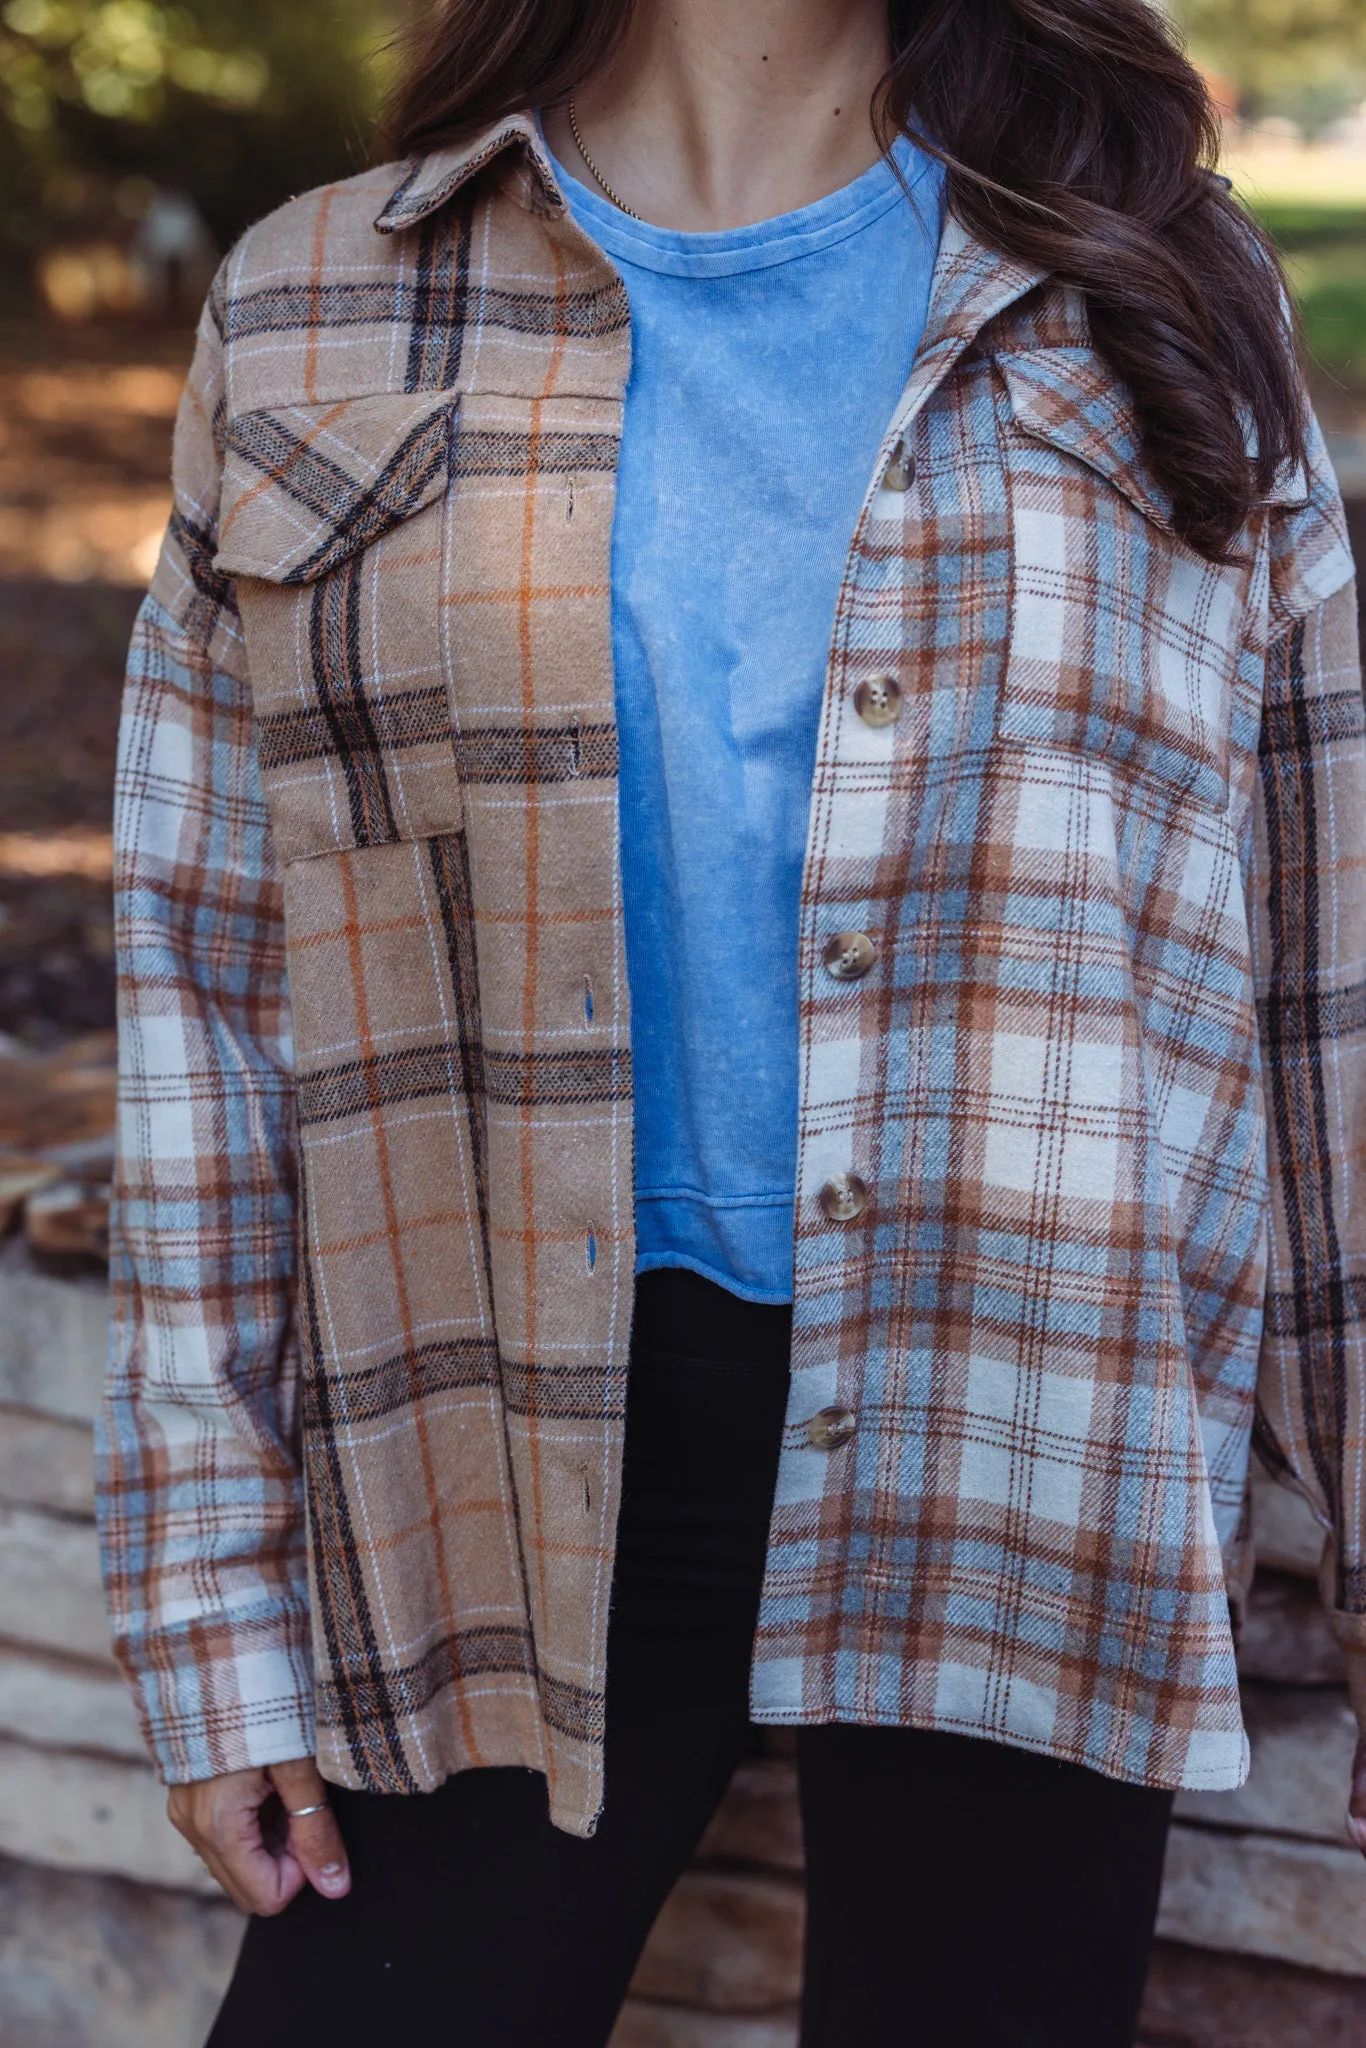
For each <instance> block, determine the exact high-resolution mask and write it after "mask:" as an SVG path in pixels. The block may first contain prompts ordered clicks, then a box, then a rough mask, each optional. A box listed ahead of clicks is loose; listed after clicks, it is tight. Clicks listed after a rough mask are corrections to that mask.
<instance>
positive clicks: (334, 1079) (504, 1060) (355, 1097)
mask: <svg viewBox="0 0 1366 2048" xmlns="http://www.w3.org/2000/svg"><path fill="white" fill-rule="evenodd" d="M430 858H431V861H432V865H433V869H434V871H435V872H436V881H437V887H438V889H439V890H440V892H441V893H442V897H443V901H449V902H451V903H452V918H451V924H450V928H449V932H448V936H449V937H451V938H452V940H453V943H454V944H455V948H456V956H457V957H456V965H455V967H454V969H453V978H454V979H455V982H456V986H457V990H458V991H464V990H467V989H468V987H469V983H468V980H467V965H466V964H465V963H464V962H463V960H462V959H461V957H460V956H461V955H462V953H463V951H464V947H465V940H464V934H465V933H471V934H472V932H473V924H472V922H469V921H462V920H460V919H458V918H457V917H456V916H455V915H454V894H455V892H454V890H453V889H452V876H451V866H452V854H451V842H450V841H447V840H434V841H433V842H432V844H431V848H430ZM456 858H458V855H457V856H456ZM630 1093H631V1070H630V1061H629V1058H628V1057H627V1055H626V1053H625V1052H624V1051H619V1050H608V1051H591V1052H590V1051H584V1052H564V1053H547V1052H534V1053H521V1052H487V1051H484V1050H483V1049H482V1048H480V1049H479V1064H478V1067H477V1069H476V1067H475V1066H474V1065H473V1064H472V1049H471V1048H470V1047H467V1046H465V1045H459V1046H448V1045H431V1046H412V1047H408V1048H406V1049H405V1050H403V1051H401V1052H390V1053H384V1054H381V1055H380V1056H379V1057H378V1058H376V1059H372V1060H353V1061H350V1062H348V1063H347V1064H346V1065H345V1066H341V1067H328V1068H325V1069H323V1070H322V1071H320V1072H318V1073H314V1074H301V1075H300V1076H299V1080H298V1104H299V1121H300V1124H301V1125H303V1126H305V1127H307V1126H309V1125H312V1124H320V1123H335V1122H337V1121H338V1120H339V1119H341V1118H344V1117H351V1116H368V1115H369V1114H370V1112H371V1111H372V1110H375V1109H379V1108H388V1107H391V1106H392V1105H393V1104H395V1103H399V1102H418V1101H421V1100H422V1099H423V1098H424V1097H426V1096H433V1095H450V1096H452V1097H456V1096H460V1097H463V1099H464V1100H465V1101H478V1100H479V1099H480V1098H481V1095H484V1096H486V1099H487V1100H488V1101H490V1102H494V1103H498V1104H499V1105H501V1106H504V1107H508V1108H526V1107H530V1106H535V1107H537V1108H542V1107H546V1106H554V1105H557V1104H563V1105H565V1106H571V1105H574V1104H580V1103H588V1102H625V1101H628V1100H629V1099H630Z"/></svg>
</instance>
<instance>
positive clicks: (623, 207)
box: [569, 93, 640, 220]
mask: <svg viewBox="0 0 1366 2048" xmlns="http://www.w3.org/2000/svg"><path fill="white" fill-rule="evenodd" d="M569 127H570V132H571V133H572V135H573V137H574V143H575V146H576V148H577V149H578V152H579V155H580V156H581V157H582V158H583V160H584V162H585V163H586V164H587V166H588V168H589V170H590V171H591V172H592V173H593V176H594V177H595V178H596V179H597V181H598V183H599V185H601V187H602V189H603V191H604V192H605V193H606V194H607V197H608V198H609V199H610V200H611V202H612V204H613V206H615V207H617V208H619V209H620V211H621V212H622V213H628V214H630V215H631V219H632V220H639V219H640V215H639V214H638V213H632V212H631V209H630V207H629V206H628V205H627V204H626V201H625V200H624V199H618V198H617V195H616V193H615V192H614V191H613V190H612V188H611V186H610V185H609V184H608V182H607V180H606V178H604V177H603V175H602V172H601V171H600V170H599V169H598V167H597V165H596V164H595V163H594V161H593V159H592V157H591V156H590V155H589V154H588V151H587V149H586V147H585V146H584V140H583V135H582V133H581V132H580V129H579V117H578V115H577V114H576V113H575V112H574V95H573V93H571V94H570V95H569Z"/></svg>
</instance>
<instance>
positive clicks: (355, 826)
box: [309, 559, 399, 846]
mask: <svg viewBox="0 0 1366 2048" xmlns="http://www.w3.org/2000/svg"><path fill="white" fill-rule="evenodd" d="M361 591H362V575H361V563H360V561H359V559H357V560H355V561H352V562H350V563H348V564H347V566H346V567H345V568H344V569H342V570H340V571H339V572H338V573H337V574H336V575H334V576H329V577H328V578H327V579H326V580H325V581H324V582H322V583H320V584H318V586H317V588H316V589H315V590H314V592H313V596H312V600H311V602H310V605H309V653H310V656H311V659H312V664H313V682H314V687H315V688H316V690H317V692H318V700H319V703H320V704H321V706H322V716H323V717H324V718H325V719H326V721H327V723H328V725H329V727H330V728H331V733H332V742H333V746H334V748H335V750H336V752H337V753H338V754H339V755H340V756H341V760H342V767H343V769H344V770H345V774H346V799H347V803H348V805H349V807H350V812H351V830H352V832H353V834H354V835H355V841H356V844H357V846H378V845H384V844H388V843H391V842H392V841H393V840H396V839H397V838H398V836H399V834H398V825H397V823H396V822H395V819H394V808H393V804H392V802H391V801H390V797H389V784H388V779H387V776H386V772H385V766H384V755H383V751H382V749H381V747H380V742H379V735H378V734H377V733H376V731H375V728H374V720H373V716H372V712H371V707H370V705H369V703H368V702H367V700H366V695H365V673H364V668H363V664H362V661H361V651H360V618H361V602H362V596H361ZM348 735H354V736H355V743H354V744H348Z"/></svg>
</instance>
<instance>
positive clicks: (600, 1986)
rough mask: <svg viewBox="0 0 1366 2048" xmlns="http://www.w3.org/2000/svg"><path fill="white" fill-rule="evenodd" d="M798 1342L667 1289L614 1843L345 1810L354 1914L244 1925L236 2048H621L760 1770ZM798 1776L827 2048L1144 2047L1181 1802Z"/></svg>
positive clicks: (1045, 1783)
mask: <svg viewBox="0 0 1366 2048" xmlns="http://www.w3.org/2000/svg"><path fill="white" fill-rule="evenodd" d="M789 1318H790V1312H789V1311H785V1310H780V1309H769V1308H762V1307H755V1306H754V1305H752V1304H747V1303H743V1302H737V1301H736V1300H735V1299H734V1298H733V1297H732V1296H731V1295H729V1294H727V1293H725V1292H724V1291H723V1290H721V1289H720V1288H715V1287H712V1286H710V1285H709V1283H707V1282H705V1281H701V1280H696V1279H694V1277H693V1276H692V1275H689V1274H681V1273H669V1274H656V1275H648V1276H646V1277H645V1278H644V1279H643V1280H642V1281H641V1283H640V1288H639V1294H638V1301H637V1315H636V1326H635V1341H634V1345H633V1352H632V1371H631V1382H630V1396H629V1404H628V1416H627V1430H626V1442H627V1452H626V1479H625V1498H624V1502H623V1507H622V1516H621V1524H620V1532H619V1542H618V1567H617V1574H616V1582H615V1590H614V1604H613V1615H612V1623H611V1633H610V1637H609V1658H608V1667H609V1668H608V1687H607V1763H606V1787H607V1790H606V1803H605V1807H604V1811H603V1817H602V1819H601V1821H600V1823H599V1826H598V1830H597V1833H596V1834H595V1835H594V1836H593V1837H592V1839H591V1840H588V1841H580V1840H578V1839H576V1838H574V1837H572V1836H570V1835H566V1834H564V1833H563V1832H561V1831H559V1830H557V1829H555V1828H552V1827H551V1825H550V1823H549V1820H548V1819H547V1816H546V1801H545V1789H544V1780H543V1779H542V1778H541V1776H540V1775H539V1773H536V1772H531V1771H523V1770H504V1769H484V1770H477V1771H467V1772H463V1773H461V1774H460V1775H459V1776H457V1777H455V1778H452V1779H450V1780H448V1781H447V1783H446V1784H445V1785H443V1786H442V1787H441V1788H440V1790H439V1791H437V1792H434V1793H430V1794H426V1795H419V1796H410V1797H406V1798H404V1797H379V1796H375V1795H370V1794H365V1793H351V1792H345V1791H341V1790H337V1791H336V1792H334V1794H333V1799H334V1803H335V1806H336V1809H337V1813H338V1816H339V1818H340V1822H341V1827H342V1832H343V1834H344V1836H345V1838H346V1842H347V1847H348V1850H349V1853H350V1856H351V1859H352V1874H353V1884H352V1890H351V1894H350V1896H349V1897H348V1898H346V1899H344V1900H341V1901H324V1900H323V1899H321V1898H319V1897H318V1896H317V1894H316V1893H314V1892H312V1891H307V1892H305V1893H303V1894H302V1896H301V1897H300V1898H298V1899H297V1900H296V1901H295V1902H294V1904H293V1905H291V1906H290V1907H289V1908H288V1909H287V1911H286V1912H284V1913H283V1914H281V1915H280V1916H279V1917H278V1918H276V1919H272V1920H253V1921H251V1922H250V1923H249V1925H248V1929H247V1935H246V1939H245V1942H244V1943H243V1947H242V1953H241V1958H240V1960H239V1963H238V1967H237V1973H236V1975H235V1977H234V1979H233V1982H232V1984H231V1986H230V1988H229V1991H228V1994H227V1998H226V2001H225V2003H224V2006H223V2009H222V2011H221V2013H220V2015H219V2018H218V2022H217V2025H216V2026H215V2028H214V2031H213V2034H212V2036H211V2038H210V2048H308V2044H312V2043H314V2042H324V2041H325V2042H326V2043H327V2044H328V2048H353V2044H354V2048H362V2044H363V2048H374V2044H375V2043H376V2042H377V2041H393V2042H402V2043H407V2042H410V2041H413V2042H416V2041H432V2042H434V2043H435V2042H439V2043H441V2044H442V2048H604V2044H605V2043H606V2042H607V2038H608V2036H609V2034H610V2032H611V2030H612V2025H613V2021H614V2019H615V2017H616V2014H617V2011H618V2009H619V2007H620V2005H621V2001H622V1999H623V1997H624V1996H625V1993H626V1988H627V1985H628V1983H629V1980H630V1977H631V1973H632V1970H633V1969H634V1966H635V1963H636V1959H637V1957H638V1955H639V1953H640V1950H641V1947H642V1946H643V1944H644V1941H645V1938H646V1936H647V1935H648V1933H649V1930H650V1927H651V1924H652V1923H653V1921H654V1918H655V1915H656V1914H657V1913H658V1911H659V1909H660V1907H661V1905H662V1904H663V1902H664V1900H665V1898H666V1896H667V1894H668V1892H669V1890H670V1888H671V1886H672V1885H673V1882H674V1880H675V1878H676V1877H677V1876H678V1874H679V1872H680V1870H682V1868H683V1866H684V1865H685V1864H686V1863H687V1861H688V1859H689V1857H690V1856H691V1854H692V1852H693V1850H694V1849H695V1848H696V1846H697V1843H698V1840H699V1839H700V1837H701V1835H702V1832H703V1830H704V1829H705V1827H706V1825H707V1822H708V1820H709V1819H710V1818H711V1815H712V1813H713V1812H714V1811H715V1808H716V1806H717V1804H718V1802H719V1800H720V1798H721V1795H722V1793H723V1792H724V1790H725V1788H726V1784H727V1781H728V1779H729V1777H730V1775H731V1772H732V1770H733V1769H734V1767H735V1765H736V1762H737V1761H738V1759H739V1758H740V1756H741V1754H742V1753H743V1751H744V1750H745V1747H746V1744H747V1738H748V1713H747V1694H748V1675H749V1660H750V1646H751V1641H752V1637H753V1631H754V1621H755V1613H756V1606H757V1600H758V1588H759V1580H760V1576H761V1572H762V1565H763V1557H764V1548H765V1538H766V1533H767V1525H768V1514H769V1508H770V1504H771V1501H772V1494H773V1484H774V1475H775V1471H776V1466H777V1456H778V1439H779V1432H780V1429H781V1424H782V1417H783V1408H784V1401H785V1397H786V1392H787V1364H786V1359H787V1344H788V1335H789V1328H790V1321H789ZM797 1757H798V1769H799V1777H800V1786H801V1807H802V1821H803V1826H804V1829H805V1836H806V1855H807V1895H808V1926H807V1941H806V1984H805V1995H804V2002H803V2012H802V2035H801V2039H802V2048H1128V2044H1129V2043H1130V2042H1131V2040H1132V2037H1133V2029H1134V2022H1135V2016H1136V2013H1137V2009H1138V2004H1139V1999H1140V1996H1141V1993H1142V1988H1143V1979H1144V1973H1145V1970H1146V1966H1147V1955H1148V1947H1149V1943H1150V1940H1151V1936H1152V1927H1153V1921H1154V1917H1155V1914H1156V1909H1157V1893H1158V1885H1159V1880H1160V1877H1161V1868H1162V1856H1163V1849H1164V1846H1165V1842H1166V1833H1167V1824H1168V1818H1169V1813H1170V1804H1171V1802H1170V1798H1169V1796H1168V1795H1167V1794H1165V1793H1161V1792H1154V1791H1148V1790H1145V1789H1143V1788H1139V1787H1135V1786H1132V1785H1121V1784H1117V1783H1115V1782H1113V1781H1111V1780H1109V1779H1105V1778H1102V1777H1100V1776H1098V1775H1097V1774H1096V1773H1094V1772H1091V1771H1085V1770H1082V1769H1080V1768H1079V1767H1078V1766H1076V1765H1072V1764H1065V1763H1055V1762H1053V1761H1051V1760H1049V1759H1044V1758H1039V1757H1034V1756H1029V1755H1026V1754H1025V1753H1023V1752H1022V1751H1019V1750H1013V1749H1007V1748H1004V1747H1000V1746H997V1745H995V1744H992V1743H989V1742H982V1741H974V1740H970V1739H967V1738H965V1737H961V1736H955V1735H942V1734H938V1733H925V1732H919V1731H915V1730H910V1729H900V1728H894V1729H874V1728H850V1727H833V1728H804V1729H802V1730H801V1731H800V1733H799V1735H798V1738H797Z"/></svg>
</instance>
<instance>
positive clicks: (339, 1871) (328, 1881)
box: [318, 1863, 346, 1892]
mask: <svg viewBox="0 0 1366 2048" xmlns="http://www.w3.org/2000/svg"><path fill="white" fill-rule="evenodd" d="M318 1878H319V1882H320V1883H322V1884H325V1885H326V1886H327V1889H328V1890H329V1891H330V1892H334V1891H335V1890H336V1889H337V1886H338V1885H339V1884H345V1882H346V1865H345V1864H344V1863H325V1864H324V1865H323V1867H322V1869H321V1870H320V1871H319V1872H318Z"/></svg>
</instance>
